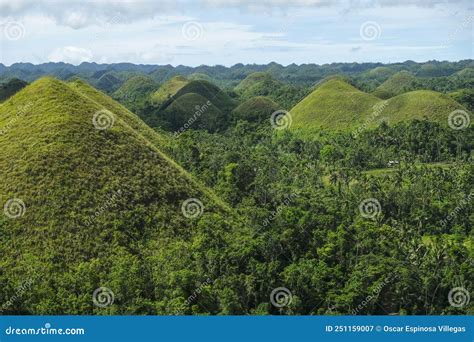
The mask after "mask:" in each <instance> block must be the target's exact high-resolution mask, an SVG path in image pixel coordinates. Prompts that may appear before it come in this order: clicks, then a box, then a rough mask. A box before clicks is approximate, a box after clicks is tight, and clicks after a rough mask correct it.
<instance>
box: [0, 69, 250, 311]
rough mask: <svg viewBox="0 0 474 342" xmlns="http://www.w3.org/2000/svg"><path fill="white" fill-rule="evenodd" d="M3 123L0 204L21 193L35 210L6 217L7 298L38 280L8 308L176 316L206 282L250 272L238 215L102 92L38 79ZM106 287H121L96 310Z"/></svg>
mask: <svg viewBox="0 0 474 342" xmlns="http://www.w3.org/2000/svg"><path fill="white" fill-rule="evenodd" d="M22 108H23V109H22ZM25 108H26V109H25ZM19 110H24V113H22V114H21V116H17V115H16V113H17V111H19ZM100 110H107V111H108V113H112V114H113V116H114V118H115V121H114V124H113V126H112V127H110V128H108V129H106V130H98V129H96V128H95V127H94V125H93V117H94V115H95V114H96V113H97V112H98V111H100ZM109 115H110V114H109ZM0 128H1V129H2V130H3V129H5V133H4V134H2V135H0V150H1V151H2V152H1V156H2V163H0V172H1V173H2V174H8V175H9V176H8V177H4V178H3V179H2V181H1V182H0V194H1V203H2V207H3V205H4V204H5V203H6V202H7V200H9V199H11V198H19V199H22V200H23V201H24V203H25V206H26V211H25V212H24V215H23V216H21V217H19V218H17V219H10V218H8V217H6V216H5V215H2V217H1V220H0V254H1V255H2V265H1V266H2V272H1V273H0V283H2V287H1V290H0V302H1V303H2V304H3V303H6V302H7V301H8V299H9V298H11V297H13V296H14V295H15V293H16V288H17V286H18V284H19V283H21V282H22V281H24V280H25V279H29V278H30V277H31V278H34V280H33V282H32V285H31V290H30V291H26V292H24V293H22V294H21V299H19V300H18V301H17V302H15V303H14V305H11V306H9V307H7V308H5V309H6V311H5V312H7V313H11V314H15V313H16V314H18V313H28V314H144V313H148V314H152V313H154V314H158V313H161V314H164V313H174V312H171V311H170V310H172V307H173V304H172V303H178V302H179V303H184V299H185V298H187V297H188V296H189V295H190V293H191V292H192V291H193V290H194V289H195V288H196V287H197V284H199V282H203V281H204V280H205V279H207V278H210V279H212V280H214V279H217V278H220V279H222V281H225V279H226V277H227V275H232V276H236V275H238V274H240V272H244V271H245V270H244V268H243V267H241V268H234V267H231V265H233V264H234V263H236V262H237V260H238V259H239V258H245V257H246V256H245V255H246V254H247V253H250V252H251V251H249V250H246V251H239V250H238V249H235V250H234V251H233V252H231V251H230V249H233V248H234V247H231V245H233V244H234V241H236V240H238V239H239V236H240V235H242V238H241V239H245V235H244V232H245V231H244V230H243V228H242V224H241V223H239V222H240V219H239V218H238V217H237V216H236V215H234V214H233V213H232V212H230V211H229V209H228V208H227V207H226V205H224V204H223V203H222V202H221V201H220V200H219V199H218V198H217V197H215V196H214V195H213V194H212V193H211V192H210V191H209V190H207V189H206V188H205V187H203V186H202V185H200V184H199V183H198V182H196V181H195V180H193V178H192V177H191V176H190V175H189V174H187V173H186V172H185V171H184V170H183V169H182V168H181V167H179V166H178V165H177V164H175V163H174V162H173V161H171V160H170V159H169V158H168V157H167V156H166V155H164V154H163V153H162V152H161V151H160V148H161V145H162V144H163V140H162V138H161V137H160V136H159V135H158V134H157V133H155V132H153V131H152V130H151V129H150V128H148V127H147V126H146V125H144V124H143V122H141V121H140V120H139V119H138V118H137V117H136V116H134V115H133V114H132V113H130V112H128V111H127V110H126V109H125V108H124V107H122V106H120V105H118V104H117V103H115V102H114V101H113V100H111V99H110V98H108V97H107V96H105V95H104V94H102V93H100V92H98V91H96V90H94V89H93V88H91V87H90V86H88V85H86V84H85V83H83V82H74V83H71V84H69V85H68V84H65V83H62V82H60V81H57V80H53V79H49V78H45V79H40V80H38V81H36V82H34V83H33V84H31V85H30V86H28V87H26V88H25V89H23V90H22V91H20V92H19V93H17V94H16V95H15V96H13V97H12V98H10V99H9V100H8V101H7V102H5V103H3V104H2V105H0ZM188 198H198V199H199V200H200V201H201V202H202V203H203V205H204V208H203V212H202V215H201V216H200V217H197V218H196V219H189V218H187V217H185V216H184V215H183V214H182V208H181V206H182V203H183V201H184V200H186V199H188ZM104 208H105V209H104ZM247 235H248V234H247ZM227 250H228V251H227ZM178 253H181V254H182V255H181V256H180V255H179V254H178ZM227 253H229V254H231V255H233V256H230V257H226V254H227ZM221 258H222V259H221ZM237 264H238V265H240V264H242V265H244V264H243V263H237ZM100 286H105V287H108V288H110V289H111V290H112V291H113V292H114V294H115V302H114V303H115V304H114V305H113V306H111V307H110V308H106V309H101V308H98V307H95V306H94V305H93V302H92V294H93V292H94V290H95V289H97V288H99V287H100ZM229 290H230V291H232V290H233V289H232V288H229ZM183 298H184V299H183ZM217 298H218V297H216V292H212V293H209V294H208V300H209V301H210V302H211V303H217ZM214 306H215V304H214ZM184 310H185V312H190V311H189V310H190V306H186V307H185V308H184ZM193 310H195V313H199V312H206V309H204V308H201V307H199V308H197V309H193ZM218 310H219V309H218V308H217V307H216V311H218Z"/></svg>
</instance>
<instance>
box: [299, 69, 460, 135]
mask: <svg viewBox="0 0 474 342" xmlns="http://www.w3.org/2000/svg"><path fill="white" fill-rule="evenodd" d="M457 109H460V110H466V108H465V107H463V106H462V105H460V104H459V103H457V102H456V101H455V100H453V99H452V98H451V97H450V96H448V95H445V94H441V93H438V92H434V91H429V90H417V91H411V92H408V93H405V94H402V95H398V96H395V97H392V98H390V99H389V100H381V99H379V98H377V97H375V96H374V95H372V94H367V93H364V92H362V91H360V90H359V89H357V88H355V87H353V86H352V85H350V84H348V83H346V82H345V81H343V80H341V79H338V78H336V79H330V80H328V81H326V82H324V83H323V84H321V85H320V86H319V87H317V88H316V90H314V91H313V92H312V93H311V94H310V95H308V96H307V97H306V98H305V99H303V100H302V101H301V102H300V103H298V104H297V105H296V106H295V107H294V108H293V109H292V110H291V117H292V126H291V127H292V128H294V129H300V130H302V131H311V130H314V129H326V128H328V129H335V130H348V129H353V128H357V127H362V126H364V127H372V126H376V125H377V124H378V123H379V122H380V121H381V120H384V121H386V122H387V123H389V124H393V123H397V122H400V121H410V120H414V119H420V120H421V119H427V120H429V121H435V122H439V123H441V124H442V125H444V126H446V125H447V123H448V116H449V114H450V113H451V112H452V111H454V110H457Z"/></svg>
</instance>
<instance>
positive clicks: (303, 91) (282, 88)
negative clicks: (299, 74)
mask: <svg viewBox="0 0 474 342" xmlns="http://www.w3.org/2000/svg"><path fill="white" fill-rule="evenodd" d="M234 91H235V92H236V93H237V94H238V95H239V98H240V99H241V100H243V101H246V100H249V99H251V98H253V97H256V96H266V97H268V98H270V99H272V100H273V101H275V102H276V103H278V104H280V105H281V106H282V107H284V108H291V107H293V106H294V105H295V104H296V103H298V102H299V101H300V100H301V99H302V98H303V97H304V96H306V95H307V94H308V88H307V87H296V86H293V85H289V84H285V83H283V82H281V81H279V80H277V79H275V78H274V77H273V76H272V75H270V74H269V73H266V72H255V73H252V74H250V75H248V76H247V77H246V78H245V79H243V80H242V81H241V82H240V83H239V84H238V85H237V86H236V87H235V88H234Z"/></svg>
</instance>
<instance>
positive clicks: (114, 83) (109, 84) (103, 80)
mask: <svg viewBox="0 0 474 342" xmlns="http://www.w3.org/2000/svg"><path fill="white" fill-rule="evenodd" d="M121 85H122V80H120V79H119V78H118V77H117V76H115V75H114V74H113V73H106V74H104V75H102V76H101V77H100V78H99V79H98V80H97V82H96V86H97V88H99V89H100V90H103V91H106V92H108V93H112V92H114V91H115V90H117V89H118V88H119V87H120V86H121Z"/></svg>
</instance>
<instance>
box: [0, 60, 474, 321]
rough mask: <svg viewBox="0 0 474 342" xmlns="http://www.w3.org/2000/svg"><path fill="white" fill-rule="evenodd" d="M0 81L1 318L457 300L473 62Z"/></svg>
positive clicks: (464, 240) (466, 267) (66, 68)
mask: <svg viewBox="0 0 474 342" xmlns="http://www.w3.org/2000/svg"><path fill="white" fill-rule="evenodd" d="M43 76H52V77H54V78H52V77H43ZM0 79H1V80H3V82H4V83H3V84H4V85H3V87H2V88H1V89H8V93H7V90H5V94H4V95H2V94H0V96H2V97H0V98H2V99H3V98H4V99H5V101H4V102H3V103H2V104H0V150H1V152H0V157H1V159H0V172H1V173H2V174H4V175H6V176H5V177H3V180H2V181H1V182H0V196H1V197H0V199H1V200H2V205H4V209H5V210H4V213H5V215H2V216H1V217H0V254H1V255H2V259H1V265H0V266H1V267H0V284H2V287H1V289H0V305H2V303H3V306H2V307H0V310H1V311H0V313H2V314H178V315H180V314H185V315H189V314H196V315H209V314H211V315H221V314H224V315H229V314H239V315H240V314H252V315H268V314H275V315H278V314H280V315H322V314H326V315H339V314H346V315H348V314H352V315H375V314H378V315H387V314H399V315H420V314H446V315H454V314H473V313H474V304H473V303H474V300H470V293H472V292H471V291H472V289H473V285H474V284H473V282H474V235H473V234H474V231H473V227H474V200H473V198H474V163H473V161H474V152H473V147H474V128H473V127H472V125H471V124H470V122H471V118H472V110H473V108H474V92H473V89H474V61H472V60H466V61H459V62H438V61H429V62H426V63H415V62H411V61H407V62H404V63H396V64H381V63H364V64H357V63H338V64H336V63H335V64H330V65H321V66H320V65H313V64H307V65H288V66H286V67H285V66H281V65H279V64H276V63H271V64H268V65H243V64H238V65H235V66H233V67H230V68H226V67H222V66H213V67H210V66H200V67H196V68H191V67H184V66H178V67H172V66H152V65H133V64H112V65H101V64H95V63H83V64H81V65H79V66H72V65H68V64H64V63H48V64H43V65H32V64H31V65H30V64H21V63H19V64H14V65H12V66H10V67H5V66H3V65H0ZM19 80H22V81H19ZM26 82H28V83H30V84H28V85H26ZM18 84H20V85H21V86H17V87H15V85H18ZM25 85H26V86H25ZM11 89H14V91H12V90H11ZM12 200H14V201H15V200H16V203H15V204H16V206H15V207H14V208H12V207H11V206H10V204H11V203H12V202H11V201H12ZM25 284H26V285H25ZM25 287H27V288H28V290H27V291H26V290H21V289H23V288H25ZM99 290H100V291H104V292H105V293H102V294H101V297H97V295H96V293H97V292H96V291H99ZM91 298H93V299H94V300H92V299H91Z"/></svg>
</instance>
